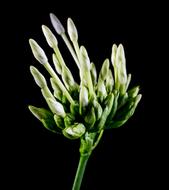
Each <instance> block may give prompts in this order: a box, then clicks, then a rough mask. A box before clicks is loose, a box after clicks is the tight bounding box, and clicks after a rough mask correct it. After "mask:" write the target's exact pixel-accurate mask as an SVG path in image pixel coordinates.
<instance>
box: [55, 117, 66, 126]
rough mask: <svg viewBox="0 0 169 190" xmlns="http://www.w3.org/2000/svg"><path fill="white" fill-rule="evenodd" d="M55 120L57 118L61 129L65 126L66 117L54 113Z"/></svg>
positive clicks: (56, 121) (56, 120)
mask: <svg viewBox="0 0 169 190" xmlns="http://www.w3.org/2000/svg"><path fill="white" fill-rule="evenodd" d="M54 120H55V123H56V125H57V127H59V128H60V129H64V128H65V125H64V119H63V118H62V117H60V116H58V115H54Z"/></svg>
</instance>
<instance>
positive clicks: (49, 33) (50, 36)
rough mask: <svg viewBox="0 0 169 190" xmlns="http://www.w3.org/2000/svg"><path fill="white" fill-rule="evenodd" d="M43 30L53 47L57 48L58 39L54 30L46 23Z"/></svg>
mask: <svg viewBox="0 0 169 190" xmlns="http://www.w3.org/2000/svg"><path fill="white" fill-rule="evenodd" d="M42 31H43V34H44V36H45V38H46V41H47V43H48V44H49V46H50V47H51V48H53V49H55V48H57V45H58V41H57V39H56V37H55V35H54V34H53V33H52V31H51V30H50V29H49V28H48V27H47V26H45V25H42Z"/></svg>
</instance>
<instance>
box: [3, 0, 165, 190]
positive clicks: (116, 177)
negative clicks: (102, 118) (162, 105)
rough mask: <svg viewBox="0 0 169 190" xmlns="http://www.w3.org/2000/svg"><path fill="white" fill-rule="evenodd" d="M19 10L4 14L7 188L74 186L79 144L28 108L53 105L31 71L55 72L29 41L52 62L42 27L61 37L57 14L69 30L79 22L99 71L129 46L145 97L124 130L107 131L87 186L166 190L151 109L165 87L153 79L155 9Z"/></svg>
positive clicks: (130, 64) (50, 5)
mask: <svg viewBox="0 0 169 190" xmlns="http://www.w3.org/2000/svg"><path fill="white" fill-rule="evenodd" d="M12 6H14V7H13V9H12V10H9V7H8V6H6V7H5V10H6V14H4V15H3V17H2V18H4V19H3V21H4V25H3V26H4V28H5V29H7V30H5V34H4V35H3V38H2V42H5V43H4V46H3V49H4V50H5V51H4V52H5V54H4V55H5V62H4V64H3V65H4V68H3V67H2V70H1V71H2V76H3V80H2V81H4V82H3V83H2V88H3V91H2V92H1V94H2V96H3V95H5V98H3V99H2V102H1V104H2V105H5V106H4V108H3V113H5V114H4V116H3V117H2V118H1V119H2V120H3V122H2V123H3V124H2V126H4V123H5V126H4V128H3V129H4V130H2V131H3V132H2V133H1V135H2V138H1V139H2V155H3V156H2V158H4V159H3V161H2V171H3V176H4V179H5V180H3V181H4V182H5V185H6V187H7V186H8V185H11V184H12V187H13V188H15V187H17V188H18V189H19V188H21V189H25V187H29V188H31V189H32V188H36V189H41V188H43V187H44V188H45V189H65V190H67V189H71V185H72V183H73V179H74V175H75V172H76V167H77V164H78V159H79V152H78V148H79V141H70V140H67V139H66V138H64V137H63V136H58V135H55V134H52V133H51V132H48V131H47V130H45V129H44V128H43V127H42V126H41V123H40V122H39V121H38V120H36V118H34V117H33V116H32V115H31V114H30V112H29V110H28V109H27V105H29V104H32V105H35V106H46V104H45V101H44V100H43V98H42V96H41V93H40V89H39V88H38V87H37V86H36V84H35V83H34V81H33V78H32V76H31V74H30V72H29V66H30V65H34V66H36V67H37V68H39V70H40V71H41V72H42V73H44V74H45V76H46V77H48V74H47V72H46V71H45V70H44V68H42V66H41V65H40V64H39V63H38V62H37V61H36V60H35V59H34V57H33V55H32V53H31V50H30V47H29V44H28V39H29V38H34V39H35V40H36V41H37V42H38V43H39V44H40V45H41V47H43V49H44V50H45V52H46V54H47V55H48V57H49V60H50V59H51V57H50V55H51V53H52V50H51V49H50V48H49V47H48V45H47V43H46V41H45V38H44V36H43V34H42V31H41V25H42V24H45V25H47V26H48V27H49V28H51V29H52V31H53V32H54V30H53V28H52V26H51V23H50V19H49V13H50V12H53V13H54V14H56V16H57V17H58V18H59V19H60V20H61V22H62V23H63V25H64V26H65V27H66V20H67V18H68V17H71V18H72V19H73V20H74V22H75V24H76V26H77V29H78V32H79V43H80V44H81V45H82V44H83V45H84V46H85V47H86V48H87V50H88V52H89V56H90V59H91V60H92V61H94V63H95V64H96V65H97V68H98V70H99V69H100V67H101V65H102V63H103V61H104V59H105V58H110V56H111V47H112V44H113V43H116V44H119V43H122V44H123V45H124V48H125V52H126V59H127V70H128V73H132V83H131V86H134V85H140V87H141V93H142V94H143V99H142V100H141V103H140V104H139V106H138V108H137V110H136V112H135V114H134V116H133V117H132V118H131V119H130V120H129V121H128V122H127V123H126V124H125V125H124V127H122V128H119V129H113V130H109V131H105V133H104V136H103V138H102V141H101V142H100V144H99V145H98V147H97V149H96V150H95V151H94V152H93V155H92V156H91V158H90V160H89V162H88V166H87V169H86V173H85V176H84V181H83V184H82V188H81V189H82V190H83V189H84V190H90V189H93V190H95V189H121V188H122V187H125V188H131V189H138V188H139V187H140V188H142V189H143V188H145V187H148V188H149V187H152V186H153V187H155V186H157V185H160V186H161V185H162V183H161V178H162V179H163V177H162V175H161V174H160V173H161V170H162V169H163V167H162V163H161V159H160V163H159V162H158V161H159V160H158V158H157V157H159V155H161V157H163V153H162V150H161V147H160V143H159V141H160V140H159V139H162V133H161V130H159V131H158V130H157V128H156V123H155V122H154V119H153V122H152V119H151V118H154V117H152V116H151V109H150V104H151V105H152V106H153V105H154V104H153V103H152V98H150V97H151V94H150V93H152V91H151V90H152V89H153V88H154V86H155V85H156V84H157V82H158V81H157V80H156V82H154V80H152V76H153V72H154V71H155V69H156V67H157V65H156V64H155V62H154V60H153V58H152V57H154V56H156V55H157V53H158V51H157V50H156V48H155V47H156V46H158V45H157V44H158V43H159V39H158V35H157V29H158V28H159V25H158V24H159V23H158V22H159V20H158V19H159V18H158V19H157V17H158V15H157V13H158V12H156V9H155V8H154V6H150V7H148V6H147V5H142V4H132V5H125V4H122V2H121V3H119V4H117V5H116V4H115V3H114V4H113V2H112V5H109V4H106V3H97V4H95V5H94V6H92V5H91V4H86V3H85V2H79V3H71V4H67V3H66V2H65V4H64V5H61V4H59V2H57V1H53V2H50V1H47V2H41V3H39V4H36V5H35V4H34V3H28V2H24V3H23V2H22V3H18V4H14V5H12V4H10V7H12ZM75 6H77V7H75ZM56 36H57V39H58V41H59V47H60V50H61V52H62V54H63V56H64V58H65V61H66V63H67V65H68V66H69V67H70V69H71V71H72V72H73V73H74V75H75V78H77V79H78V70H77V69H76V65H75V63H74V62H73V60H72V59H71V56H70V54H69V52H68V51H67V48H66V46H65V45H64V43H63V42H62V39H61V38H60V36H58V35H57V34H56ZM152 68H153V69H152ZM151 74H152V75H151ZM152 81H153V83H152ZM155 83H156V84H155ZM150 84H151V87H150ZM4 92H5V93H4ZM153 109H154V108H153ZM153 111H154V110H153ZM157 134H158V135H157ZM159 147H160V148H159ZM163 180H164V181H165V179H163Z"/></svg>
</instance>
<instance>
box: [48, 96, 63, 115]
mask: <svg viewBox="0 0 169 190" xmlns="http://www.w3.org/2000/svg"><path fill="white" fill-rule="evenodd" d="M47 101H48V103H49V105H50V108H51V110H52V112H53V113H55V114H56V115H59V116H61V117H65V111H64V108H63V106H62V104H61V103H59V102H57V101H54V100H53V99H51V98H48V99H47Z"/></svg>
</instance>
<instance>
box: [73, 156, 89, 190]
mask: <svg viewBox="0 0 169 190" xmlns="http://www.w3.org/2000/svg"><path fill="white" fill-rule="evenodd" d="M89 156H90V154H85V155H81V156H80V160H79V165H78V168H77V172H76V176H75V180H74V183H73V188H72V190H80V186H81V183H82V179H83V175H84V172H85V169H86V165H87V161H88V159H89Z"/></svg>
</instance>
